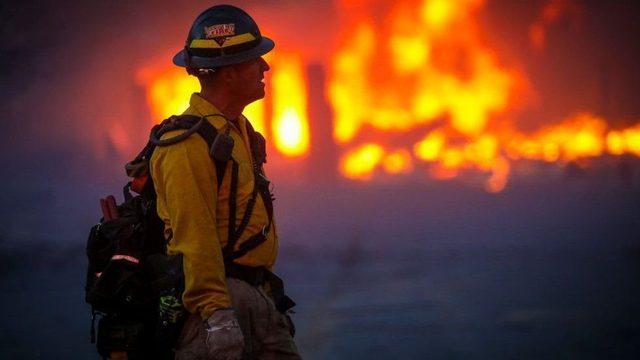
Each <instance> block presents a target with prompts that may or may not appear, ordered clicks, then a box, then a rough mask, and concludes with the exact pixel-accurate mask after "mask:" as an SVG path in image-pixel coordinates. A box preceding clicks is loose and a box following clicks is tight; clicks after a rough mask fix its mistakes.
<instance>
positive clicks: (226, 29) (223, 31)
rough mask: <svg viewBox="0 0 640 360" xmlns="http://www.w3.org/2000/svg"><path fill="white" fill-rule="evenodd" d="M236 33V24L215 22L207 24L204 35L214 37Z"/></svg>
mask: <svg viewBox="0 0 640 360" xmlns="http://www.w3.org/2000/svg"><path fill="white" fill-rule="evenodd" d="M235 34H236V24H215V25H211V26H205V28H204V36H205V38H207V39H213V38H217V37H220V36H233V35H235Z"/></svg>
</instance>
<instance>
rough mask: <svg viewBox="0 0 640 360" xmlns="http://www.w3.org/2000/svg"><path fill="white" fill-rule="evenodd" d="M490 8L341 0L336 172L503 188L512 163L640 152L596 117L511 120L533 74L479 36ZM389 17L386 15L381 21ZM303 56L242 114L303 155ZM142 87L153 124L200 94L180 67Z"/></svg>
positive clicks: (335, 62)
mask: <svg viewBox="0 0 640 360" xmlns="http://www.w3.org/2000/svg"><path fill="white" fill-rule="evenodd" d="M484 5H485V1H483V0H456V1H454V0H404V1H393V2H391V1H389V2H385V1H381V0H341V1H338V2H337V5H336V6H337V11H338V12H339V13H341V14H348V16H343V18H344V20H343V21H342V22H341V23H340V31H339V41H338V46H337V48H336V49H335V51H333V52H332V54H331V56H330V57H329V59H330V60H329V61H328V62H327V63H326V64H324V65H325V68H326V71H327V78H328V80H327V84H326V97H327V99H328V101H329V103H330V105H331V107H332V110H333V113H334V119H333V136H334V140H335V142H336V144H337V146H339V147H340V148H341V153H342V155H341V158H340V160H339V164H338V171H339V172H340V173H341V174H342V175H343V176H344V177H346V178H349V179H354V180H363V181H368V180H371V179H373V177H374V175H375V174H377V173H386V174H389V175H402V174H410V173H414V172H415V171H425V172H426V173H427V174H428V175H429V176H431V177H432V178H435V179H451V178H455V177H457V176H460V174H461V173H462V172H463V171H468V170H471V171H476V172H480V173H483V174H486V177H485V188H486V189H487V191H490V192H499V191H501V190H502V189H503V188H504V187H505V186H506V184H507V181H508V178H509V174H510V172H511V170H512V165H513V163H514V162H515V161H518V160H521V159H526V160H533V161H541V162H563V163H566V162H569V161H576V160H581V159H585V158H591V157H598V156H601V155H603V154H610V155H623V154H633V155H636V156H640V126H636V127H633V128H628V129H621V130H612V129H610V128H609V126H608V125H607V122H606V121H605V120H604V119H603V118H601V117H599V116H597V115H595V114H593V113H592V112H589V111H579V112H576V113H575V114H573V115H571V116H569V117H567V119H565V120H564V121H562V122H560V123H558V124H555V125H548V126H546V127H544V128H541V129H539V130H537V131H534V132H526V133H525V132H523V131H520V130H518V129H517V128H516V127H515V125H514V123H513V121H510V120H511V116H512V112H511V110H513V109H514V107H516V106H517V105H518V99H519V97H520V96H521V95H522V94H523V92H524V90H525V89H527V87H529V86H531V85H530V84H529V82H528V81H527V75H526V74H524V73H522V72H521V71H519V70H516V69H512V68H509V67H507V66H505V65H504V64H503V63H502V62H501V60H500V56H499V54H497V53H496V51H495V50H493V49H492V48H491V47H489V46H488V45H487V42H486V41H485V39H483V37H482V32H481V31H480V27H479V24H478V22H477V19H476V17H477V13H478V10H479V9H481V8H482V7H483V6H484ZM572 11H576V8H575V6H574V5H573V3H572V2H571V1H569V0H553V1H550V2H549V3H548V4H547V5H546V6H545V7H544V8H543V11H542V12H541V16H540V17H539V18H538V19H537V20H536V22H535V23H534V24H532V25H531V27H530V29H529V30H530V33H529V37H530V41H531V44H532V47H534V48H535V49H537V50H540V49H542V48H543V47H544V43H545V39H546V36H547V35H546V27H547V26H549V25H551V24H553V23H554V22H556V21H558V20H559V19H560V18H561V15H562V14H563V13H566V12H572ZM381 14H382V15H381ZM303 55H304V54H301V53H300V52H299V51H298V50H297V49H293V48H291V49H279V50H278V51H277V52H276V53H275V54H273V55H272V56H271V57H270V58H269V59H268V60H269V63H270V65H271V71H270V72H269V73H270V78H269V80H270V81H269V83H270V86H271V88H270V89H268V91H267V93H268V95H267V99H265V101H259V102H256V103H254V104H252V105H251V106H249V107H248V108H247V109H246V111H245V115H247V117H248V118H249V119H250V120H251V121H252V123H253V124H254V125H255V127H256V128H257V129H258V131H261V132H263V133H265V135H266V136H267V137H268V138H271V139H272V141H273V143H274V145H275V148H276V149H277V150H278V151H279V152H280V153H281V154H282V155H284V156H286V157H304V156H305V155H306V154H308V152H309V147H310V138H311V136H312V135H313V134H312V131H311V130H310V124H309V121H308V114H307V103H308V102H309V101H322V100H318V99H309V98H308V91H307V89H308V79H307V76H306V72H305V69H306V67H305V66H306V63H305V61H304V57H303ZM138 77H139V79H140V81H141V83H142V84H144V85H145V87H146V89H147V98H148V101H149V104H150V107H151V109H152V112H153V116H154V118H156V119H162V118H165V117H167V116H169V115H171V114H175V113H180V112H181V111H182V110H184V108H185V107H186V104H187V102H188V97H189V95H190V94H191V93H192V92H195V91H198V84H197V81H196V80H195V79H194V78H191V77H188V76H187V75H186V74H185V73H184V71H183V70H181V69H175V68H145V69H143V70H141V71H140V73H139V76H138Z"/></svg>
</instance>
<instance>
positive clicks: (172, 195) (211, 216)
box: [151, 136, 231, 319]
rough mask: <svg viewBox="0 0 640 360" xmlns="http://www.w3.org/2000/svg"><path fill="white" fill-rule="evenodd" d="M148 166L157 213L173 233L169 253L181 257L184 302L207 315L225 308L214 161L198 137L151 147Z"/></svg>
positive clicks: (226, 301) (228, 300) (225, 299)
mask: <svg viewBox="0 0 640 360" xmlns="http://www.w3.org/2000/svg"><path fill="white" fill-rule="evenodd" d="M151 164H152V167H151V173H152V178H153V179H154V184H155V186H156V192H157V195H158V213H162V214H161V217H168V222H169V223H170V227H171V230H172V232H173V238H172V239H171V241H170V243H169V253H172V254H182V255H183V269H184V275H185V292H184V294H183V302H184V306H185V308H186V309H187V310H188V311H189V312H190V313H193V314H195V313H199V314H200V315H201V317H202V318H203V319H207V318H208V317H209V316H210V315H211V314H212V313H213V312H214V311H215V310H217V309H221V308H229V307H231V301H230V298H229V295H228V291H227V285H226V281H225V272H224V261H223V258H222V249H221V245H220V239H219V235H218V232H217V226H216V204H217V188H216V186H217V180H216V171H215V167H214V164H213V162H212V161H211V158H210V157H209V154H208V151H207V147H206V143H205V142H204V141H203V140H202V139H201V138H200V137H198V136H191V137H189V138H188V139H186V140H184V141H182V142H180V143H177V144H174V145H171V146H167V147H158V148H156V150H155V151H154V155H153V157H152V161H151ZM165 221H166V220H165Z"/></svg>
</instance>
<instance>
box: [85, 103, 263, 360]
mask: <svg viewBox="0 0 640 360" xmlns="http://www.w3.org/2000/svg"><path fill="white" fill-rule="evenodd" d="M212 116H221V115H212ZM246 123H247V133H248V135H249V140H250V141H249V143H250V145H251V153H252V155H253V159H254V164H253V165H254V177H255V187H254V190H253V192H252V195H251V197H250V198H249V203H248V204H247V210H246V212H245V214H244V217H243V218H242V220H241V222H240V226H238V227H237V228H236V227H235V222H236V219H235V216H230V219H229V224H230V227H229V229H230V231H229V239H228V243H227V246H226V247H225V248H224V249H223V254H224V259H225V263H231V262H232V261H233V259H236V258H238V257H240V256H242V255H244V254H245V253H246V252H248V251H250V250H252V249H253V248H255V247H257V246H258V245H260V244H261V243H262V242H264V241H265V240H266V232H265V231H263V232H262V234H261V235H262V236H252V237H251V238H250V239H249V240H247V241H245V242H243V243H242V244H241V247H240V249H239V250H236V251H234V247H235V244H236V242H237V241H238V239H239V238H240V236H241V235H242V233H243V231H244V230H245V228H246V226H247V224H248V222H249V219H250V217H251V213H252V211H253V207H254V205H255V202H256V198H257V196H258V195H260V196H261V197H262V198H263V201H264V203H265V206H266V208H267V213H268V217H269V223H268V226H267V228H266V231H268V230H269V228H270V227H271V222H272V217H273V203H272V201H273V200H274V199H273V196H272V195H271V193H270V192H269V182H268V180H266V177H264V174H263V172H262V164H263V163H265V162H266V142H265V140H264V137H262V135H261V134H260V133H258V132H256V131H255V130H253V128H252V126H251V124H250V123H249V122H248V121H247V122H246ZM176 129H186V131H185V132H183V133H182V134H180V135H178V136H175V137H172V138H168V139H163V140H160V139H161V137H162V135H163V134H164V133H166V132H169V131H172V130H176ZM229 130H230V129H229V128H227V130H226V132H223V133H219V132H218V131H217V130H216V128H215V127H214V126H213V125H211V124H210V123H209V122H208V121H206V118H205V117H199V116H192V115H181V116H172V117H170V118H168V119H166V120H164V121H163V122H162V123H160V124H158V125H156V126H154V127H153V128H152V129H151V134H150V137H149V141H148V142H147V144H146V146H145V147H144V148H143V149H142V151H141V152H140V153H139V154H138V155H137V156H136V158H135V159H134V160H133V161H131V162H129V163H127V165H126V166H125V169H126V170H127V175H128V176H129V177H131V178H132V180H131V181H129V182H128V183H127V184H126V185H125V186H124V188H123V195H124V202H123V203H122V204H120V205H117V206H115V203H113V205H112V211H111V213H110V212H109V209H108V206H107V209H106V210H105V207H104V204H103V212H104V213H105V216H104V217H103V218H102V219H100V222H99V223H98V224H97V225H95V226H93V227H92V228H91V230H90V232H89V238H88V240H87V247H86V250H87V257H88V260H89V261H88V268H87V278H86V284H85V300H86V302H87V303H89V304H90V305H91V330H90V334H91V342H92V343H96V347H97V350H98V353H99V354H100V355H101V356H103V357H105V358H106V357H108V356H109V354H110V353H111V352H113V351H125V352H127V355H128V356H129V358H135V359H172V358H173V349H172V348H173V345H174V344H175V341H176V340H177V338H178V336H179V334H180V331H181V329H182V325H183V322H184V320H185V318H186V315H187V313H186V310H185V309H184V307H183V305H182V300H181V297H182V292H183V291H184V276H183V273H182V258H181V256H179V255H178V256H175V255H174V256H170V255H167V254H166V250H167V240H165V237H164V222H163V221H162V220H161V219H160V218H159V217H158V215H157V212H156V192H155V188H154V185H153V179H152V178H151V174H150V171H149V160H150V159H151V155H152V154H153V151H154V149H155V148H156V147H157V146H170V145H172V144H175V143H178V142H180V141H182V140H185V139H187V138H188V137H189V136H192V135H193V134H198V135H199V136H200V137H201V138H202V139H203V140H204V141H205V142H206V143H207V146H208V147H209V149H210V156H211V158H212V161H213V163H214V166H215V168H216V175H217V179H218V184H217V185H218V186H217V188H218V189H219V187H220V186H219V185H220V184H222V180H223V178H224V176H225V172H226V169H227V167H228V163H229V162H231V166H230V168H231V176H232V178H231V182H230V201H229V207H230V214H234V215H235V208H236V205H235V201H236V199H235V198H236V194H237V184H238V163H237V162H236V161H235V160H234V159H233V158H232V157H231V150H232V148H233V139H232V138H231V137H230V136H229ZM132 191H133V192H134V193H137V195H134V194H132V193H131V192H132ZM111 198H112V199H111V201H112V202H113V201H114V200H113V197H111ZM104 200H105V199H101V203H103V202H105V201H104ZM112 213H115V214H112ZM97 318H99V322H98V331H97V336H96V331H95V321H96V319H97Z"/></svg>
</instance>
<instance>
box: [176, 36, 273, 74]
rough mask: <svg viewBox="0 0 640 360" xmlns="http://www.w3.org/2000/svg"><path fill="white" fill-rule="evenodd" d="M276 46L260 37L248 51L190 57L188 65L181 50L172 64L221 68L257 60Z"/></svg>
mask: <svg viewBox="0 0 640 360" xmlns="http://www.w3.org/2000/svg"><path fill="white" fill-rule="evenodd" d="M275 46H276V44H275V42H273V40H271V39H269V38H268V37H264V36H263V37H262V40H261V41H260V43H259V44H258V45H257V46H256V47H254V48H251V49H249V50H246V51H243V52H239V53H237V54H229V55H222V56H219V57H214V58H209V57H201V56H191V59H190V61H189V64H187V57H188V55H187V51H186V49H182V51H180V52H178V53H177V54H176V55H175V56H174V57H173V63H174V64H176V65H178V66H182V67H193V68H198V69H212V68H217V67H221V66H227V65H233V64H239V63H242V62H245V61H248V60H252V59H256V58H259V57H260V56H262V55H264V54H266V53H268V52H269V51H271V50H273V48H274V47H275Z"/></svg>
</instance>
